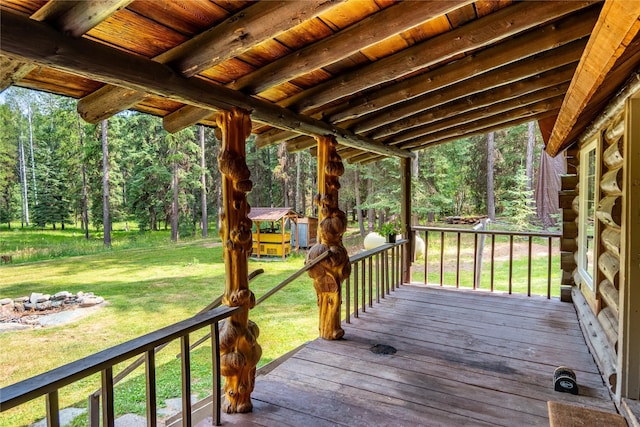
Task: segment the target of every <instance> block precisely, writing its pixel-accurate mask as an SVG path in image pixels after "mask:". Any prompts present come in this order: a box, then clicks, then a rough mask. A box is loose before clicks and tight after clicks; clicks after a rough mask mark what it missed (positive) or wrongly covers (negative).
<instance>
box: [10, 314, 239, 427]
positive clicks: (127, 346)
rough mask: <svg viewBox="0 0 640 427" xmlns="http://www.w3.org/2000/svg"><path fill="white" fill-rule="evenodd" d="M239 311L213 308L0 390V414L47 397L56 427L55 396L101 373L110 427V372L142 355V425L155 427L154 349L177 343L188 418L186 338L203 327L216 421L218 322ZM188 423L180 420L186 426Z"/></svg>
mask: <svg viewBox="0 0 640 427" xmlns="http://www.w3.org/2000/svg"><path fill="white" fill-rule="evenodd" d="M237 310H240V308H238V307H234V308H231V307H218V308H215V309H213V310H209V311H206V312H204V313H201V314H197V315H196V316H194V317H192V318H189V319H186V320H183V321H181V322H178V323H175V324H173V325H170V326H167V327H165V328H162V329H159V330H157V331H155V332H151V333H149V334H146V335H143V336H141V337H139V338H135V339H133V340H130V341H127V342H125V343H122V344H118V345H116V346H114V347H111V348H108V349H106V350H103V351H100V352H98V353H95V354H92V355H90V356H87V357H85V358H83V359H80V360H76V361H74V362H71V363H68V364H66V365H63V366H61V367H58V368H56V369H53V370H51V371H48V372H45V373H43V374H40V375H36V376H34V377H31V378H28V379H26V380H23V381H20V382H18V383H15V384H12V385H9V386H7V387H5V388H2V389H0V412H4V411H7V410H9V409H11V408H13V407H16V406H19V405H22V404H24V403H26V402H29V401H31V400H33V399H35V398H38V397H40V396H44V395H46V410H47V423H48V426H54V427H55V426H59V425H60V421H59V406H58V390H59V389H61V388H62V387H64V386H66V385H69V384H71V383H74V382H76V381H79V380H81V379H83V378H85V377H88V376H90V375H93V374H96V373H101V377H102V420H103V425H104V426H113V425H114V422H115V417H114V390H113V378H114V377H113V367H114V366H115V365H116V364H118V363H120V362H124V361H126V360H127V359H130V358H131V357H134V356H137V355H140V354H144V355H145V364H146V380H147V398H146V400H147V402H146V404H147V421H148V424H149V425H156V386H155V349H156V348H157V347H159V346H161V345H163V344H165V343H167V342H170V341H173V340H176V339H180V346H181V347H180V348H181V354H182V360H183V361H182V401H183V402H182V404H183V408H184V413H185V414H190V413H191V410H190V408H191V399H190V397H191V381H190V378H191V373H190V356H189V334H190V333H191V332H194V331H196V330H198V329H201V328H203V327H206V326H210V327H211V336H213V337H214V339H215V343H216V344H215V345H213V346H212V349H213V351H212V359H213V363H212V370H213V372H212V374H213V377H214V379H213V384H214V385H213V389H214V390H213V395H214V396H217V402H216V407H215V408H214V410H215V412H214V414H213V418H214V420H215V421H216V422H219V418H220V392H219V384H220V357H219V351H218V339H219V336H218V322H219V321H221V320H223V319H225V318H227V317H229V316H231V315H232V314H233V313H235V312H236V311H237ZM188 420H189V417H188V416H185V423H186V425H189V423H188Z"/></svg>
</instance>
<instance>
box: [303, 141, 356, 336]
mask: <svg viewBox="0 0 640 427" xmlns="http://www.w3.org/2000/svg"><path fill="white" fill-rule="evenodd" d="M317 140H318V194H317V195H316V197H315V203H316V204H317V205H318V207H319V209H318V243H316V244H315V245H313V247H311V250H310V251H309V255H308V256H307V262H310V261H313V260H314V259H315V258H318V257H319V256H320V255H322V254H323V253H325V252H327V251H329V252H331V255H330V256H329V257H327V258H326V259H325V260H324V261H322V262H320V263H318V264H317V265H316V266H314V267H313V268H311V269H310V270H309V273H308V274H309V277H311V279H313V286H314V288H315V289H316V294H317V296H318V308H319V311H320V318H319V320H320V323H319V333H320V337H321V338H324V339H326V340H336V339H340V338H342V336H343V335H344V330H343V329H342V327H341V326H340V305H341V299H342V282H343V281H344V280H345V279H346V278H347V277H349V274H351V264H350V263H349V254H348V253H347V249H346V248H345V247H344V245H343V243H342V235H343V234H344V232H345V231H346V230H347V215H346V214H345V213H344V212H343V211H341V210H340V208H339V207H338V193H339V189H340V182H339V177H340V176H342V174H343V173H344V164H343V163H342V159H341V158H340V156H339V155H338V153H337V151H336V147H337V145H338V143H337V142H336V139H335V137H333V136H322V137H318V138H317Z"/></svg>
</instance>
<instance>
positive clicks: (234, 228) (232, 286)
mask: <svg viewBox="0 0 640 427" xmlns="http://www.w3.org/2000/svg"><path fill="white" fill-rule="evenodd" d="M217 122H218V127H219V128H220V129H221V130H222V144H221V147H220V154H219V155H218V166H219V168H220V172H221V173H222V197H223V209H224V213H223V216H222V227H221V228H220V239H221V240H222V242H223V248H224V265H225V271H226V275H225V280H226V282H225V290H224V297H223V300H222V303H223V304H226V305H228V306H229V307H242V308H243V310H242V311H239V312H238V313H236V314H233V315H232V316H231V317H230V318H229V319H227V320H226V321H225V322H224V323H223V324H222V327H221V330H220V371H221V373H222V375H223V376H224V377H225V384H224V396H225V401H224V403H223V406H222V409H223V410H224V411H225V412H227V413H237V412H251V411H252V410H253V404H252V403H251V392H252V391H253V387H254V382H255V376H256V365H257V364H258V361H259V360H260V356H261V355H262V348H261V347H260V345H259V344H258V342H257V338H258V335H259V333H260V330H259V329H258V326H257V325H256V324H255V323H253V322H252V321H250V320H249V310H250V309H251V308H253V307H254V306H255V304H256V298H255V295H254V294H253V292H251V290H249V262H248V261H249V255H251V247H252V235H251V225H252V223H251V220H250V219H249V216H248V215H249V203H248V202H247V193H248V192H249V191H251V188H252V182H251V180H250V179H249V178H250V177H251V172H250V171H249V168H248V167H247V162H246V160H247V156H246V146H245V141H246V139H247V137H248V136H249V134H250V133H251V119H250V118H249V114H248V113H247V112H245V111H243V110H240V109H238V108H234V109H232V110H231V111H225V112H222V113H221V114H220V115H219V116H218V118H217Z"/></svg>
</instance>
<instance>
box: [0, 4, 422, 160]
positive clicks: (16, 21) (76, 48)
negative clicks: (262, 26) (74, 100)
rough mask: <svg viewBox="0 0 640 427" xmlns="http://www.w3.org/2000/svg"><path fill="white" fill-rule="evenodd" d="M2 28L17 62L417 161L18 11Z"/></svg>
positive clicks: (402, 152) (7, 14)
mask: <svg viewBox="0 0 640 427" xmlns="http://www.w3.org/2000/svg"><path fill="white" fill-rule="evenodd" d="M0 25H1V28H0V30H1V31H2V45H1V46H0V49H2V53H4V54H5V55H7V56H10V57H12V58H14V59H18V60H26V61H33V62H34V63H37V64H44V65H47V66H50V67H52V68H55V69H59V70H62V71H66V72H71V73H74V74H77V75H80V76H84V77H87V78H90V79H93V80H97V81H102V82H105V83H110V84H114V85H119V86H122V87H126V88H127V89H133V90H141V91H146V92H149V93H152V94H156V95H158V96H162V97H166V98H169V99H173V100H175V101H178V102H182V103H184V104H189V105H193V106H196V107H201V108H205V109H214V110H225V111H228V110H231V109H232V108H234V107H238V108H241V109H243V110H246V111H249V112H251V118H252V119H253V120H254V121H257V122H260V123H265V124H268V125H271V126H275V127H278V128H281V129H286V130H291V131H294V132H298V133H302V134H306V135H309V136H314V137H315V136H317V135H333V136H335V138H336V139H337V140H338V141H339V142H340V143H341V144H343V145H346V146H350V147H355V148H361V149H363V150H367V151H372V152H375V153H379V154H381V155H385V156H398V157H413V153H411V152H409V151H406V150H402V149H400V148H397V147H388V146H386V145H384V144H382V143H380V142H377V141H373V140H371V139H369V138H364V137H361V136H358V135H356V134H354V133H352V132H350V131H348V130H345V129H341V128H338V127H335V126H333V125H330V124H328V123H326V122H323V121H320V120H317V119H314V118H311V117H308V116H304V115H301V114H296V113H294V112H292V111H290V110H287V109H286V108H283V107H280V106H277V105H274V104H272V103H269V102H266V101H263V100H260V99H257V98H253V97H251V96H247V95H244V94H242V93H239V92H237V91H233V90H231V89H228V88H225V87H221V86H219V85H216V84H213V83H209V82H206V81H204V80H202V79H198V78H186V77H183V76H181V75H179V74H178V73H176V72H175V71H173V70H172V69H171V68H170V67H167V66H166V65H163V64H160V63H158V62H156V61H152V60H150V59H147V58H142V57H139V56H135V55H131V54H128V53H126V52H122V51H117V50H114V49H112V48H110V47H108V46H105V45H102V44H100V43H96V42H93V41H91V40H88V39H84V38H80V39H73V38H69V37H65V36H64V35H62V34H60V33H59V32H57V31H56V30H55V29H53V28H51V27H50V26H48V25H46V24H42V23H40V22H37V21H34V20H31V19H29V18H25V17H23V16H20V15H18V14H15V13H12V12H3V14H2V20H1V22H0Z"/></svg>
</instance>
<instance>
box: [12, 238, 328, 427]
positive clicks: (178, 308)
mask: <svg viewBox="0 0 640 427" xmlns="http://www.w3.org/2000/svg"><path fill="white" fill-rule="evenodd" d="M10 233H13V232H10ZM45 233H47V232H45ZM48 233H49V234H53V232H51V231H49V232H48ZM61 234H64V233H61ZM5 235H6V234H5V233H4V230H3V232H2V234H0V239H2V238H4V236H5ZM57 238H58V239H59V240H62V241H64V238H65V237H64V236H62V237H60V236H58V237H57ZM67 238H68V239H72V237H67ZM38 239H39V238H37V237H36V238H35V241H36V242H37V241H38ZM217 240H218V239H217V238H209V239H196V240H191V241H187V242H184V243H177V244H169V243H166V242H167V241H168V238H166V235H165V239H164V242H165V243H161V244H160V243H154V244H153V246H151V247H149V245H144V247H137V248H132V249H114V250H109V251H101V252H100V253H96V254H92V255H86V256H74V257H64V258H60V259H52V260H47V261H39V262H30V263H25V264H13V265H3V266H0V297H11V298H15V297H18V296H22V295H28V294H29V293H30V292H44V293H55V292H59V291H63V290H67V291H69V292H78V291H84V292H94V293H95V294H96V295H99V296H102V297H104V298H105V299H106V300H107V301H108V304H107V305H106V306H105V307H104V308H102V309H101V310H99V311H98V312H97V313H95V314H92V315H90V316H88V317H86V318H84V319H82V320H80V321H77V322H74V323H70V324H67V325H62V326H57V327H48V328H42V329H34V330H23V331H16V332H5V333H2V334H0V348H1V349H2V351H1V352H0V369H1V370H2V374H1V375H0V387H2V386H6V385H8V384H12V383H14V382H17V381H20V380H22V379H25V378H28V377H31V376H33V375H37V374H39V373H42V372H45V371H47V370H49V369H52V368H55V367H58V366H61V365H63V364H65V363H68V362H70V361H73V360H76V359H79V358H82V357H84V356H87V355H89V354H92V353H95V352H97V351H100V350H102V349H105V348H108V347H111V346H113V345H116V344H119V343H121V342H124V341H127V340H130V339H132V338H135V337H138V336H140V335H143V334H145V333H148V332H151V331H153V330H156V329H159V328H161V327H163V326H166V325H169V324H172V323H175V322H178V321H180V320H183V319H185V318H188V317H190V316H192V315H194V314H195V313H197V312H198V311H199V310H201V309H202V308H204V307H205V306H206V305H207V304H208V303H209V302H211V301H212V300H213V299H215V298H216V297H217V296H219V295H220V294H221V293H222V292H223V289H224V274H225V271H224V265H223V263H222V248H221V247H220V246H219V244H217ZM159 241H162V240H159ZM3 244H4V243H3ZM53 246H56V245H55V244H54V245H53ZM5 249H6V248H5ZM33 252H38V251H37V250H34V251H33ZM303 262H304V258H303V257H302V256H298V257H296V256H292V257H290V258H289V259H288V260H287V261H286V262H281V261H260V262H257V261H253V260H251V261H250V265H249V269H250V271H253V270H255V269H258V268H263V269H264V270H265V273H263V274H261V275H259V276H258V277H256V278H255V279H254V280H253V281H252V282H251V287H252V290H253V291H254V293H255V294H256V296H257V297H260V296H261V295H262V294H264V293H265V292H266V291H267V290H269V289H271V287H273V286H274V285H276V284H277V283H279V282H280V281H282V280H284V279H285V278H286V277H287V276H289V275H290V274H291V273H293V272H294V271H296V270H297V269H299V268H300V267H302V265H303ZM251 317H252V319H253V320H254V321H255V322H256V323H257V324H258V326H259V327H260V337H259V343H260V344H261V346H262V348H263V356H262V359H261V361H260V365H263V364H265V363H268V362H269V361H271V360H273V359H275V358H277V357H278V356H280V355H281V354H283V353H285V352H287V351H289V350H291V349H293V348H295V347H297V346H298V345H300V344H302V343H304V342H306V341H308V340H311V339H314V338H316V337H317V308H316V299H315V291H314V290H313V286H312V284H311V280H310V279H309V278H308V276H306V275H303V276H302V277H300V278H299V279H298V280H296V281H295V282H294V283H292V284H290V285H289V286H288V287H287V288H285V289H284V290H283V291H281V292H279V293H277V294H276V295H274V296H272V297H271V298H270V299H268V300H267V301H265V302H264V303H263V304H262V305H260V306H258V307H256V308H255V309H254V310H252V314H251ZM205 333H206V331H202V332H199V333H194V334H193V336H192V341H195V340H197V339H198V338H200V337H201V336H202V335H204V334H205ZM177 353H178V347H177V343H176V344H175V345H173V346H170V347H168V348H166V349H165V350H163V351H162V352H161V353H159V355H158V358H157V362H156V363H157V365H159V366H161V367H160V368H159V372H158V380H157V381H158V389H159V391H158V395H159V398H160V399H159V403H160V404H163V400H164V399H165V398H169V397H177V396H180V375H179V371H180V364H179V361H178V360H177V359H176V358H175V355H176V354H177ZM25 355H30V356H29V357H25ZM210 355H211V349H210V346H209V345H208V343H207V344H203V345H202V346H201V347H199V348H198V349H197V350H195V351H194V352H193V355H192V357H193V360H192V366H193V367H194V372H193V388H194V391H195V392H199V393H200V394H202V395H207V394H208V390H210V389H211V378H210V374H209V372H210V371H209V369H208V366H209V364H210V360H211V356H210ZM125 366H126V364H121V365H119V366H118V367H117V368H116V369H115V373H117V372H118V371H119V370H120V369H123V368H124V367H125ZM142 372H143V371H142V370H141V369H140V370H139V371H137V372H135V373H134V374H132V375H131V376H130V377H128V378H130V379H128V380H126V381H124V382H123V383H121V385H119V386H117V387H116V391H115V394H116V412H119V413H127V412H139V413H144V379H143V378H142V377H141V376H140V374H141V373H142ZM98 387H99V377H98V376H95V377H92V378H89V379H86V380H83V381H80V382H78V383H76V384H73V385H71V386H68V387H65V388H64V389H62V390H61V392H60V407H66V406H70V405H73V406H77V407H86V400H87V396H88V395H89V394H90V393H92V392H93V391H95V390H96V389H97V388H98ZM44 410H45V405H44V399H36V400H35V401H34V402H32V403H30V404H26V405H22V406H21V407H19V408H15V409H12V410H10V411H7V412H5V413H2V415H0V426H3V427H4V426H7V427H8V426H18V425H26V424H29V423H31V422H33V421H35V420H37V419H39V418H42V417H43V415H44Z"/></svg>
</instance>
